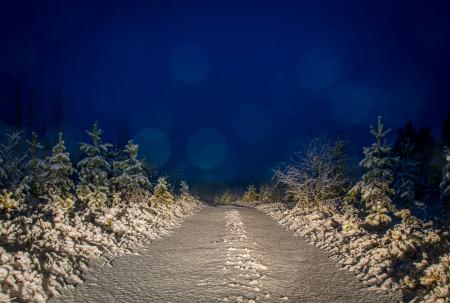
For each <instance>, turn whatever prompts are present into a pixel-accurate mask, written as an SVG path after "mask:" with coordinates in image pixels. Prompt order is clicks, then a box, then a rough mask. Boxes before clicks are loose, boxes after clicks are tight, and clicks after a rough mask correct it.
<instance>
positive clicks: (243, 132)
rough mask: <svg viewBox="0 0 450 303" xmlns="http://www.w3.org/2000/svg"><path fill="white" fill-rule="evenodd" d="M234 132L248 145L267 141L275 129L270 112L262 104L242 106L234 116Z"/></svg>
mask: <svg viewBox="0 0 450 303" xmlns="http://www.w3.org/2000/svg"><path fill="white" fill-rule="evenodd" d="M232 123H233V130H234V132H235V134H236V136H237V137H238V138H239V139H240V140H242V141H244V142H246V143H250V144H253V143H259V142H262V141H264V140H265V139H267V138H268V137H269V136H270V134H271V132H272V128H273V119H272V114H271V113H270V111H269V110H268V109H267V108H266V107H265V106H264V105H262V104H258V103H247V104H244V105H242V106H241V107H240V108H239V109H238V110H237V111H236V112H235V114H234V116H233V121H232Z"/></svg>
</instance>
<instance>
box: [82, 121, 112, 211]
mask: <svg viewBox="0 0 450 303" xmlns="http://www.w3.org/2000/svg"><path fill="white" fill-rule="evenodd" d="M86 133H87V134H88V135H89V136H90V137H91V139H92V143H91V144H89V143H81V144H80V150H81V151H82V153H83V155H84V158H83V159H82V160H81V161H80V162H78V164H77V166H78V178H79V180H80V183H79V184H78V186H77V190H76V191H77V197H78V198H79V199H80V200H81V201H82V202H84V203H86V204H87V205H89V206H93V207H99V206H104V205H105V204H106V202H107V201H108V196H109V194H110V192H109V186H110V184H109V171H110V169H111V166H110V164H109V163H108V161H107V159H106V157H105V155H106V153H107V152H108V149H109V148H110V147H111V146H112V145H111V144H108V143H103V142H102V140H101V136H102V134H103V131H102V130H101V129H100V128H98V125H97V123H94V125H93V127H92V130H91V131H86Z"/></svg>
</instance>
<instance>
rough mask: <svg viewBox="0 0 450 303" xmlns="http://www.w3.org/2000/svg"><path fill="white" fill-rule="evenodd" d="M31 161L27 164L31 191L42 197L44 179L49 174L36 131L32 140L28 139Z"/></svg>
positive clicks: (32, 193)
mask: <svg viewBox="0 0 450 303" xmlns="http://www.w3.org/2000/svg"><path fill="white" fill-rule="evenodd" d="M27 143H28V154H29V156H30V159H29V161H28V162H27V164H26V168H27V171H28V178H29V181H28V182H29V185H30V193H31V195H32V196H33V197H36V198H37V197H41V196H43V195H44V194H45V189H44V186H43V185H44V180H45V178H46V174H47V171H48V170H47V166H46V162H45V161H44V160H43V159H42V158H40V155H39V152H40V151H41V150H42V145H41V144H40V143H39V141H38V135H36V133H34V132H33V133H32V134H31V140H27Z"/></svg>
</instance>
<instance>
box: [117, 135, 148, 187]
mask: <svg viewBox="0 0 450 303" xmlns="http://www.w3.org/2000/svg"><path fill="white" fill-rule="evenodd" d="M138 151H139V146H138V145H137V144H134V143H133V141H132V140H130V141H128V144H127V145H126V146H125V149H124V153H125V154H126V155H127V156H128V157H127V159H125V160H123V161H115V162H114V164H113V166H114V172H115V177H114V178H113V179H112V184H113V185H114V187H115V190H116V191H119V192H120V193H122V194H124V195H128V196H129V195H133V194H134V193H137V192H138V191H140V190H142V189H146V188H148V187H150V182H149V181H148V178H147V177H146V176H145V175H144V173H143V163H142V161H140V160H139V159H138V158H137V156H138Z"/></svg>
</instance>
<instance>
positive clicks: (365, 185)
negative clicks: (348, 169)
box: [347, 117, 397, 227]
mask: <svg viewBox="0 0 450 303" xmlns="http://www.w3.org/2000/svg"><path fill="white" fill-rule="evenodd" d="M389 131H390V129H388V130H384V125H383V124H382V122H381V117H378V125H377V128H376V129H375V128H374V127H371V129H370V133H371V134H372V135H373V136H374V137H375V139H376V142H375V143H373V144H372V146H369V147H365V148H364V156H365V157H364V159H363V160H362V161H361V162H360V165H361V166H362V167H364V168H365V170H366V173H365V174H364V175H363V176H362V178H361V180H360V181H359V182H357V183H356V184H355V185H354V186H353V188H352V189H351V190H350V191H349V193H348V196H347V200H348V201H352V202H359V201H361V202H362V203H363V205H362V206H363V208H364V210H365V212H366V213H367V216H366V222H367V223H369V224H370V225H373V226H376V227H381V226H386V225H388V224H389V223H390V222H391V220H392V219H391V217H390V216H389V211H391V210H392V209H393V205H392V201H391V196H392V195H393V193H394V190H393V189H392V187H391V183H392V182H393V180H394V175H393V171H392V167H393V165H394V164H395V162H396V160H397V159H396V158H394V157H391V156H390V154H391V147H390V146H389V145H387V143H386V135H387V134H388V133H389Z"/></svg>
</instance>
